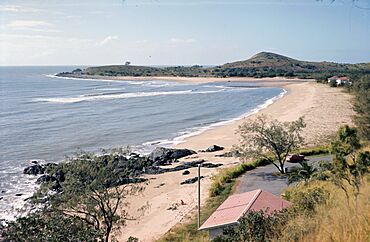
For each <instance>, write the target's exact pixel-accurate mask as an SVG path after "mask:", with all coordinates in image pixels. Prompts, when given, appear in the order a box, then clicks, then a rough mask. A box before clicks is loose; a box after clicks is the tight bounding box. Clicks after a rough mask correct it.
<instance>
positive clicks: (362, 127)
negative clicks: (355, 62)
mask: <svg viewBox="0 0 370 242" xmlns="http://www.w3.org/2000/svg"><path fill="white" fill-rule="evenodd" d="M354 91H355V97H356V98H355V104H354V109H355V111H356V113H357V114H356V116H355V118H354V121H355V124H356V126H357V127H358V131H359V134H360V136H361V137H362V138H364V139H366V140H370V75H365V76H363V77H361V78H359V79H358V80H356V81H355V82H354Z"/></svg>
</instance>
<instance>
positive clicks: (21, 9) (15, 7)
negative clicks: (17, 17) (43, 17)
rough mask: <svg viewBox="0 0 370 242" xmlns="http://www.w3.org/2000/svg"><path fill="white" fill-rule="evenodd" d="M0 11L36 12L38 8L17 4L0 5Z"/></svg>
mask: <svg viewBox="0 0 370 242" xmlns="http://www.w3.org/2000/svg"><path fill="white" fill-rule="evenodd" d="M0 12H7V13H36V12H40V10H39V9H36V8H30V7H25V6H19V5H0Z"/></svg>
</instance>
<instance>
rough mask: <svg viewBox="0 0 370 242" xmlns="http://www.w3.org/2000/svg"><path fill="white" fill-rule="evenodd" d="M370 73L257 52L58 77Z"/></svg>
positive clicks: (366, 67) (369, 66) (362, 67)
mask: <svg viewBox="0 0 370 242" xmlns="http://www.w3.org/2000/svg"><path fill="white" fill-rule="evenodd" d="M364 74H370V63H359V64H339V63H334V62H326V61H323V62H310V61H300V60H296V59H293V58H289V57H286V56H283V55H279V54H275V53H270V52H260V53H258V54H256V55H254V56H252V57H251V58H249V59H247V60H243V61H236V62H232V63H226V64H224V65H220V66H214V67H203V66H199V65H194V66H175V67H149V66H135V65H110V66H98V67H88V68H86V69H84V70H81V69H76V70H74V71H72V72H64V73H59V74H57V75H58V76H66V77H81V78H83V77H94V76H95V77H97V78H99V77H122V76H135V77H137V76H143V77H145V76H168V77H255V78H263V77H285V78H292V77H298V78H315V79H318V80H326V79H327V78H328V77H330V76H333V75H343V76H344V75H364Z"/></svg>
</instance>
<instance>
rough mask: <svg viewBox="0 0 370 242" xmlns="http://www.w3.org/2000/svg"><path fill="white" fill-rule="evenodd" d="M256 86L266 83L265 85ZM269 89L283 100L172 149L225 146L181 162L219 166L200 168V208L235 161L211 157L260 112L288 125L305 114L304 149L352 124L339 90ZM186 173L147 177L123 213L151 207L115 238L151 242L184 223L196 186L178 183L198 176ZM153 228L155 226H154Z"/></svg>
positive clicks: (303, 85) (307, 85) (301, 85)
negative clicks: (218, 175)
mask: <svg viewBox="0 0 370 242" xmlns="http://www.w3.org/2000/svg"><path fill="white" fill-rule="evenodd" d="M223 81H225V80H223ZM238 81H240V79H238ZM254 81H255V80H254ZM210 82H211V81H210ZM259 84H261V85H262V84H263V85H268V84H270V83H259ZM274 86H279V87H281V88H283V89H285V90H287V93H286V94H285V95H284V97H283V98H280V99H278V100H276V101H275V102H273V103H272V104H271V105H269V106H268V107H266V108H264V109H261V110H259V111H258V112H257V113H254V114H251V115H249V116H247V117H244V118H242V119H240V120H238V121H235V122H232V123H230V124H227V125H223V126H220V127H216V128H214V129H209V130H206V131H205V132H203V133H201V134H198V135H195V136H192V137H188V138H186V139H185V141H184V142H182V143H180V144H178V145H175V146H174V148H188V149H192V150H195V151H198V150H204V149H206V148H207V147H209V146H211V145H214V144H216V145H220V146H223V147H225V150H223V151H219V152H213V153H198V154H196V155H192V156H190V157H187V158H184V159H182V160H181V161H180V162H182V161H190V160H199V159H204V160H206V161H207V162H208V161H209V162H212V163H215V164H223V165H222V166H221V167H220V168H216V169H206V168H204V169H202V175H203V176H204V177H205V178H204V179H202V188H201V204H204V202H205V201H206V199H207V198H208V189H209V187H210V185H211V182H212V176H213V175H214V174H216V173H217V172H218V171H219V170H220V169H223V168H225V167H230V166H233V165H235V164H238V163H239V162H240V161H239V160H237V159H235V158H232V157H217V156H216V155H219V154H222V153H224V152H227V151H228V150H229V149H230V148H231V147H232V145H234V144H236V143H237V142H238V137H237V135H236V134H235V131H236V129H237V128H238V126H239V125H240V124H241V123H242V122H245V121H247V120H251V119H253V118H254V117H256V116H258V115H260V114H265V115H268V116H269V117H271V118H274V119H278V120H279V121H282V122H284V121H293V120H296V119H297V118H299V117H300V116H302V115H304V116H305V120H306V123H307V128H306V129H305V131H304V132H303V135H304V136H305V137H306V138H307V140H306V141H307V144H306V146H313V145H315V144H316V145H317V144H322V143H323V142H325V140H327V139H328V138H329V137H330V136H331V135H333V134H334V133H335V132H336V130H337V128H338V127H339V126H341V125H342V124H351V116H352V114H353V110H352V109H351V108H352V106H351V102H350V100H351V96H349V94H347V93H343V92H341V91H340V89H335V88H330V87H328V86H326V85H323V84H317V83H313V82H311V81H298V82H294V83H291V82H276V81H275V82H274ZM328 101H331V102H328ZM327 103H328V104H327ZM338 109H339V110H342V112H338ZM345 111H347V112H345ZM342 113H346V115H341V114H342ZM189 171H190V175H189V176H183V175H182V174H181V172H172V173H167V174H161V175H156V176H146V177H147V178H149V179H151V182H150V183H149V185H148V187H147V188H146V190H145V192H144V194H143V195H142V197H141V198H132V199H131V198H129V199H128V202H129V203H130V204H131V206H130V207H129V209H128V211H129V212H130V213H133V214H135V211H136V209H137V208H139V207H140V205H143V204H145V203H147V202H148V203H149V204H150V207H151V209H150V211H147V213H146V214H145V215H144V216H143V217H142V218H140V219H138V220H137V221H135V222H131V221H129V222H128V223H127V226H126V227H123V228H122V230H121V234H120V236H119V237H118V238H119V239H120V240H124V239H127V237H129V236H135V237H138V238H139V239H140V241H153V240H156V239H159V238H160V237H161V236H162V235H163V234H165V233H166V232H167V231H168V230H170V229H171V228H172V227H173V226H175V225H176V224H177V223H182V222H186V221H188V220H189V214H191V213H192V212H193V211H194V210H195V208H196V205H197V201H196V184H190V185H179V183H180V182H181V181H183V180H184V179H186V178H190V177H194V176H195V175H196V173H197V170H196V168H191V169H189ZM190 194H192V195H190ZM189 195H190V196H189ZM180 199H181V200H184V202H185V203H186V205H184V206H180V207H179V208H178V209H177V210H175V211H171V210H168V207H169V206H170V205H171V204H172V203H178V202H179V201H180ZM153 224H156V226H155V227H154V228H153Z"/></svg>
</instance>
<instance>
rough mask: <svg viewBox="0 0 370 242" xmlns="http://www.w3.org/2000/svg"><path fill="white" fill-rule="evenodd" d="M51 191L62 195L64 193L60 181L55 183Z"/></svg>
mask: <svg viewBox="0 0 370 242" xmlns="http://www.w3.org/2000/svg"><path fill="white" fill-rule="evenodd" d="M51 190H52V191H54V192H58V193H60V192H62V186H61V185H60V183H59V182H58V181H54V182H53V185H52V186H51Z"/></svg>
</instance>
